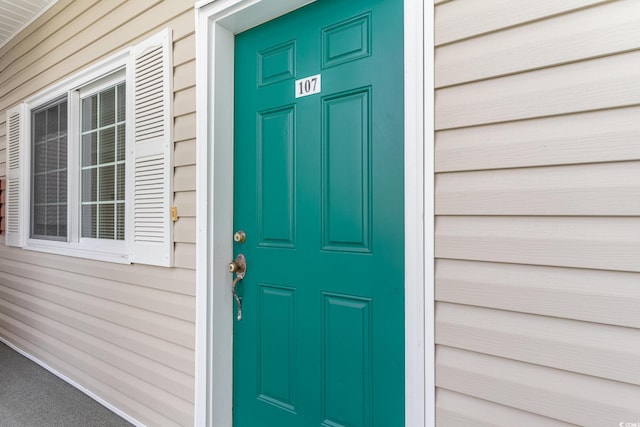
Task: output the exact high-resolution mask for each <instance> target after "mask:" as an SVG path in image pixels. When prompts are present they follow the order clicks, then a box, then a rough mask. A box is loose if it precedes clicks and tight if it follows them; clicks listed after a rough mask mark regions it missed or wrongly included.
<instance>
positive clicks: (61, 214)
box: [58, 205, 67, 236]
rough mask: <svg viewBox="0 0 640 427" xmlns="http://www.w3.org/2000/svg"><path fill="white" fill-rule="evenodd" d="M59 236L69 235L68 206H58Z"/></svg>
mask: <svg viewBox="0 0 640 427" xmlns="http://www.w3.org/2000/svg"><path fill="white" fill-rule="evenodd" d="M58 235H60V236H66V235H67V206H66V205H64V206H62V205H60V206H58Z"/></svg>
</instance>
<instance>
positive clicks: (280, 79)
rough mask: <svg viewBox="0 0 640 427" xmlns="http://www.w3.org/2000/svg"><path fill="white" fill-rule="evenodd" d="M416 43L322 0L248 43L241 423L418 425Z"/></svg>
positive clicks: (241, 92) (243, 77)
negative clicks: (411, 377)
mask: <svg viewBox="0 0 640 427" xmlns="http://www.w3.org/2000/svg"><path fill="white" fill-rule="evenodd" d="M402 34H403V32H402V1H399V0H349V1H347V0H318V1H317V2H316V3H313V4H311V5H309V6H306V7H304V8H302V9H299V10H297V11H294V12H292V13H290V14H288V15H285V16H283V17H280V18H278V19H276V20H274V21H270V22H268V23H266V24H263V25H261V26H259V27H256V28H254V29H251V30H249V31H247V32H244V33H241V34H239V35H237V36H236V56H235V70H236V71H235V142H234V144H235V145H234V146H235V148H234V177H235V178H234V183H233V185H234V227H235V230H234V231H238V230H242V231H244V232H245V234H246V241H245V242H244V243H234V245H235V246H234V254H235V255H238V254H244V255H245V256H246V260H247V272H246V276H245V278H244V280H243V281H242V282H240V284H239V285H238V287H237V290H238V294H239V295H240V296H241V297H242V320H235V318H234V349H233V351H234V367H233V369H234V376H233V379H234V396H233V414H234V426H237V427H259V426H278V427H287V426H332V427H337V426H350V427H357V426H381V427H394V426H402V425H404V402H405V396H404V374H405V373H404V187H403V180H404V173H403V156H404V149H403V95H402V94H403V53H402V52H403V42H402ZM230 303H231V302H230ZM235 308H236V309H237V306H236V307H235Z"/></svg>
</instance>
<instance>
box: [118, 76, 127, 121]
mask: <svg viewBox="0 0 640 427" xmlns="http://www.w3.org/2000/svg"><path fill="white" fill-rule="evenodd" d="M117 96H118V118H117V120H118V121H119V122H123V121H124V120H125V119H124V115H125V114H124V113H125V100H126V97H125V93H124V83H122V84H119V85H118V95H117Z"/></svg>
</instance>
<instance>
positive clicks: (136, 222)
mask: <svg viewBox="0 0 640 427" xmlns="http://www.w3.org/2000/svg"><path fill="white" fill-rule="evenodd" d="M171 44H172V41H171V31H170V30H169V29H166V30H164V31H162V32H161V33H159V34H157V35H156V36H154V37H151V38H150V39H148V40H146V41H144V42H142V43H141V44H139V45H137V46H135V47H134V49H133V56H134V58H133V74H134V77H133V80H134V81H133V97H134V99H133V103H134V130H133V134H134V139H133V141H134V147H133V152H134V167H133V169H134V173H133V175H134V176H133V187H134V189H133V227H132V232H133V238H132V242H131V248H132V253H131V260H132V261H133V262H135V263H141V264H152V265H161V266H167V267H168V266H172V265H173V232H172V230H173V224H172V221H171V219H170V205H171V197H172V193H173V191H172V190H173V188H172V169H173V162H172V154H173V142H172V135H173V132H172V120H173V117H172V116H173V115H172V108H171V105H172V99H171V98H172V93H173V90H172V81H173V79H172V69H173V67H172V58H171V57H172V55H171Z"/></svg>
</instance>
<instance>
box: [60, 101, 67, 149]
mask: <svg viewBox="0 0 640 427" xmlns="http://www.w3.org/2000/svg"><path fill="white" fill-rule="evenodd" d="M58 115H59V117H58V132H59V136H61V137H66V136H67V103H66V102H65V103H64V104H60V109H59V110H58ZM65 141H66V138H65Z"/></svg>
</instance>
